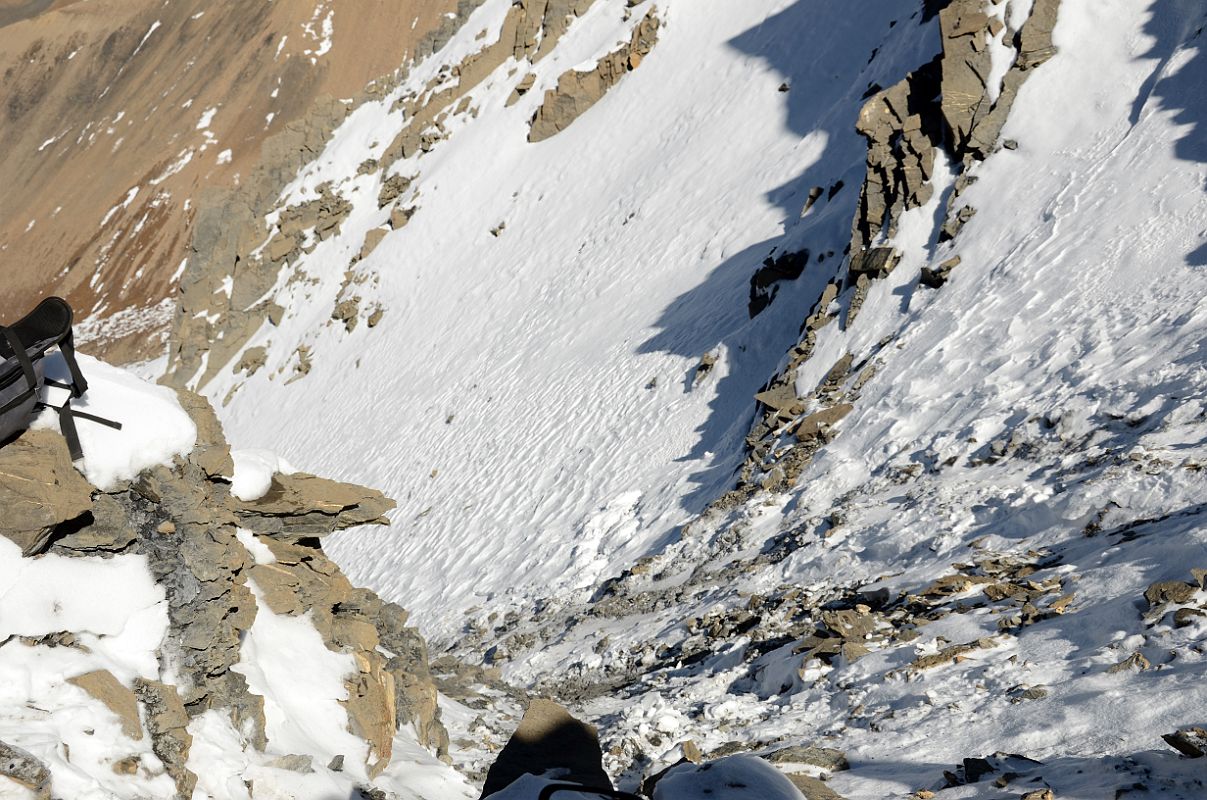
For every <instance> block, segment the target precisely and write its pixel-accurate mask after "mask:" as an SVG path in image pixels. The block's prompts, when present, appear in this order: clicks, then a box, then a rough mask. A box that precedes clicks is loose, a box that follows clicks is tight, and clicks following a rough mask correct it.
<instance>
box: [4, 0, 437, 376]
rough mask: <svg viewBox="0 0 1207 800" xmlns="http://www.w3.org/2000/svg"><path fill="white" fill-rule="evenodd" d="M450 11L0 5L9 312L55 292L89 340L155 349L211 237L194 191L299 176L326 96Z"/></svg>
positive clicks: (328, 103)
mask: <svg viewBox="0 0 1207 800" xmlns="http://www.w3.org/2000/svg"><path fill="white" fill-rule="evenodd" d="M456 8H457V4H456V3H455V2H454V0H442V1H441V2H435V3H430V2H423V3H407V4H402V5H401V6H400V5H399V4H398V3H395V2H384V0H383V1H378V0H375V1H374V2H371V3H358V4H356V7H355V8H352V7H351V6H347V7H345V6H338V7H337V4H335V3H332V2H329V0H289V1H288V2H277V3H270V4H256V3H252V4H239V5H237V6H232V7H230V8H224V9H222V11H221V12H219V11H218V10H216V9H214V8H213V6H211V5H210V4H208V3H204V2H193V1H191V0H190V2H178V3H169V4H162V3H156V2H149V1H147V0H133V1H127V0H122V2H115V1H114V0H103V1H102V2H88V3H84V2H69V1H60V2H53V3H52V2H16V3H8V4H5V5H4V6H3V7H2V8H0V30H3V35H2V36H0V72H3V75H4V81H3V89H0V99H2V100H3V109H2V110H0V113H2V114H3V124H0V149H2V150H3V151H4V152H5V154H6V157H5V158H4V159H3V160H0V184H3V185H4V186H5V187H6V191H5V192H4V196H3V197H2V198H0V219H2V220H3V222H0V260H2V261H3V264H4V271H5V275H6V276H7V277H6V281H7V288H8V291H9V293H10V294H9V297H10V298H11V300H12V304H13V306H12V307H13V309H14V310H13V311H12V312H9V311H8V310H7V308H6V309H5V312H4V313H5V314H9V313H11V314H19V313H20V309H21V308H25V307H32V305H33V302H34V300H36V299H37V298H38V297H41V296H44V295H46V294H59V295H62V296H64V297H67V298H68V299H69V300H70V301H71V302H72V303H73V305H74V306H75V307H76V308H77V309H78V310H79V311H80V312H81V314H80V316H90V317H91V318H92V319H91V324H90V325H89V326H86V327H85V329H84V330H83V331H81V333H82V338H84V339H85V340H91V341H92V342H93V349H94V350H99V351H100V352H102V353H103V354H107V355H108V356H109V357H110V359H111V360H114V359H116V360H139V359H143V358H147V357H152V356H157V355H159V354H160V352H161V350H162V345H163V338H162V336H161V334H163V333H165V332H166V329H167V325H168V322H169V321H170V320H171V317H172V303H171V299H172V297H173V295H174V294H175V292H176V290H177V287H178V286H179V284H180V279H181V274H182V272H183V268H184V265H185V263H186V261H187V260H189V259H195V258H196V256H195V255H194V252H195V251H196V250H197V249H198V248H199V249H200V250H201V251H202V252H203V253H204V252H205V251H206V249H207V248H208V247H210V245H209V244H208V243H209V241H210V239H211V238H212V234H210V233H207V232H206V231H205V230H204V224H205V223H204V218H205V217H204V214H205V212H204V210H203V209H204V208H205V207H206V206H207V205H213V204H214V203H215V202H217V203H219V204H221V203H222V201H214V200H209V201H202V199H201V198H202V196H203V195H204V194H205V192H206V190H207V189H213V190H215V191H217V192H218V193H219V196H223V195H224V194H225V193H227V192H230V191H232V190H234V191H236V192H237V191H238V190H239V189H240V188H241V187H245V186H247V185H248V184H249V183H250V184H253V187H260V188H259V189H257V188H253V190H252V192H251V195H250V197H251V198H252V199H253V200H254V197H255V196H256V192H257V190H259V191H263V188H262V184H263V182H264V181H265V180H268V181H269V182H270V183H271V176H272V175H273V174H274V173H276V172H277V171H279V170H285V171H287V172H289V173H290V174H292V172H293V171H295V170H296V168H297V167H298V166H299V165H300V164H302V163H305V161H307V160H309V157H311V154H312V153H313V150H314V148H315V147H316V146H317V145H318V144H319V143H321V141H322V140H323V138H324V137H325V136H326V134H327V132H329V130H330V128H331V126H332V125H333V124H334V122H336V121H338V119H339V118H340V112H341V111H342V109H343V107H344V106H343V104H341V103H339V102H338V101H337V100H335V99H334V98H344V99H348V100H351V99H352V98H356V97H358V96H361V95H362V93H363V92H364V91H365V87H366V85H368V84H370V82H371V81H373V80H376V79H379V78H389V77H390V76H392V75H394V74H395V73H396V71H397V70H398V69H399V68H400V66H401V65H405V64H407V63H408V62H409V61H410V60H412V59H414V58H417V57H422V56H425V55H427V54H429V53H431V52H432V51H433V49H435V48H438V47H439V46H441V45H442V44H443V43H444V41H446V40H447V38H448V36H449V33H450V20H449V19H448V18H447V16H446V14H448V13H455V11H456ZM65 186H69V187H72V188H71V191H64V190H63V187H65ZM278 188H279V187H278ZM199 214H200V215H201V216H200V217H199V216H198V215H199ZM232 221H234V220H232ZM195 224H200V226H201V229H200V230H198V231H197V233H196V238H197V240H198V245H197V246H196V247H190V241H191V240H193V239H194V236H195V233H194V231H195V228H194V226H195Z"/></svg>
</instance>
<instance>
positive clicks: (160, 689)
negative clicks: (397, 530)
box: [0, 392, 448, 798]
mask: <svg viewBox="0 0 1207 800" xmlns="http://www.w3.org/2000/svg"><path fill="white" fill-rule="evenodd" d="M180 400H181V404H182V405H183V406H184V407H185V408H186V409H187V410H188V412H189V413H190V415H191V416H192V418H193V420H194V422H195V424H196V426H197V429H198V438H197V444H196V446H195V448H194V449H193V451H192V452H191V453H190V454H189V455H188V457H187V458H184V459H178V460H177V461H176V463H174V464H171V465H164V466H160V467H156V468H154V469H151V470H148V471H146V472H144V473H143V474H141V475H139V476H138V478H137V479H136V480H133V481H130V482H127V483H124V484H122V485H119V486H117V487H115V488H113V489H111V490H109V491H104V492H102V491H99V490H98V489H96V487H94V486H92V485H91V484H89V483H88V481H87V480H85V479H84V478H83V477H82V476H81V475H80V474H79V472H77V471H76V469H75V467H74V466H73V465H72V463H71V461H70V458H69V456H68V454H67V451H66V449H65V445H64V443H63V440H62V438H61V437H60V436H59V435H58V434H57V433H54V432H51V431H47V430H35V431H29V432H26V433H25V434H23V435H22V436H21V437H20V438H18V439H17V440H15V441H14V442H12V443H10V444H8V445H6V446H5V447H4V448H2V449H0V505H3V507H4V508H5V509H6V512H5V514H4V517H3V519H2V520H0V536H3V537H5V538H6V539H7V540H9V541H11V542H12V543H14V544H15V545H17V546H18V547H19V548H20V549H21V554H22V558H23V559H25V560H34V561H38V560H39V559H42V558H50V559H51V560H52V561H55V560H56V559H72V560H78V561H79V574H81V575H85V574H87V570H88V569H90V568H95V567H96V565H97V564H100V563H102V560H117V561H121V562H122V563H129V561H130V559H135V560H136V561H138V562H139V563H142V564H145V568H146V570H148V571H149V573H150V577H151V578H152V579H153V582H154V585H155V586H156V587H158V589H159V590H160V591H161V592H162V596H163V598H164V600H165V601H166V602H165V603H164V604H163V606H164V612H165V613H166V618H167V619H166V626H165V627H164V635H163V637H162V640H161V641H159V642H158V644H157V645H156V646H155V648H154V660H153V663H150V664H145V665H144V666H143V668H142V669H141V670H140V671H139V674H137V675H135V676H133V677H131V676H130V675H125V679H124V680H122V679H119V678H118V677H116V676H115V675H114V674H113V672H111V671H110V670H109V669H108V668H105V667H104V666H102V665H103V664H104V660H103V659H100V660H98V661H97V663H96V665H95V666H96V667H97V668H96V669H93V670H91V671H88V672H85V673H83V674H70V673H69V674H67V675H65V676H64V678H65V679H66V680H67V681H68V682H69V683H71V684H73V685H75V686H77V687H79V688H80V689H82V690H83V691H84V692H86V693H87V694H88V695H90V696H92V697H93V698H95V699H97V700H99V701H100V702H101V703H103V704H104V705H105V706H106V707H108V708H109V709H111V710H112V711H113V713H114V714H116V715H117V717H118V718H119V719H120V721H121V725H122V730H123V732H124V735H125V736H126V737H127V738H128V739H130V740H131V741H138V740H143V739H145V740H146V741H147V742H149V744H150V752H151V753H153V754H154V759H151V758H149V757H147V756H146V755H145V752H144V755H143V756H139V755H138V753H137V751H136V752H135V754H133V755H130V756H129V757H127V755H128V754H125V753H119V754H118V755H117V756H116V757H108V758H107V760H106V759H105V758H102V759H101V760H100V765H101V766H103V765H105V764H107V763H108V762H110V761H111V762H112V764H111V767H112V770H113V771H114V772H115V773H117V774H119V775H122V774H128V775H130V776H132V777H131V780H135V779H136V778H137V779H149V778H151V777H154V776H155V775H156V774H165V773H166V775H168V776H169V777H170V778H171V780H172V782H173V783H174V785H175V787H176V794H177V796H179V797H184V798H188V797H191V796H192V791H193V788H194V786H195V785H196V783H197V770H198V769H199V768H200V767H198V766H197V765H198V763H200V764H201V765H202V766H204V765H205V761H204V760H202V761H198V760H197V759H194V760H193V761H192V762H190V749H191V747H192V743H193V738H194V733H195V732H196V730H197V729H196V725H195V723H196V722H197V720H199V719H201V718H202V717H204V716H205V715H206V714H207V712H212V713H213V714H217V715H218V716H219V717H220V718H222V719H225V720H227V721H228V722H229V730H230V731H232V732H233V733H232V735H237V737H238V739H239V742H237V743H236V744H237V746H238V747H241V748H245V749H247V750H248V751H250V752H257V753H270V754H273V755H274V756H275V757H277V758H280V757H284V756H290V755H292V756H295V757H296V759H301V758H302V756H301V755H300V754H297V753H289V752H283V751H282V748H283V747H288V743H287V742H280V741H274V736H275V734H274V732H273V723H272V722H271V719H270V718H271V716H272V713H274V712H272V711H271V710H270V712H269V718H266V708H265V696H264V692H265V690H266V687H265V686H263V685H257V686H256V689H255V690H253V688H252V687H251V686H250V685H249V677H248V675H249V674H253V673H252V672H249V667H248V663H249V656H248V653H247V651H246V646H247V642H249V641H253V640H254V639H255V632H254V630H253V629H254V626H255V625H256V623H257V620H258V619H262V618H264V617H265V616H266V615H268V616H270V617H273V618H286V619H295V620H298V621H299V622H300V621H305V624H306V625H308V626H311V628H312V630H313V631H314V632H315V634H316V635H317V636H318V637H319V638H320V639H321V641H322V643H323V645H324V646H325V647H326V648H327V649H328V650H329V651H330V652H331V653H334V654H339V655H340V656H343V657H346V658H348V659H350V663H352V664H354V665H355V669H353V670H351V671H350V672H349V673H348V674H346V675H345V676H344V678H343V695H342V697H341V699H340V700H339V702H340V704H341V705H342V707H343V710H344V713H346V728H347V731H348V732H349V733H350V734H351V735H352V736H354V737H356V739H357V740H359V741H363V742H364V743H365V749H364V753H365V754H366V755H365V763H364V764H363V765H361V766H359V767H358V766H356V765H353V764H351V763H348V764H347V765H346V767H340V769H346V771H347V773H348V774H351V775H355V774H357V773H358V771H359V772H360V773H361V774H362V775H363V776H364V778H366V779H369V780H371V779H373V778H375V777H377V776H378V775H380V774H381V773H382V772H383V771H384V770H385V769H386V767H387V766H388V765H389V763H390V761H391V757H392V750H393V744H394V740H395V735H396V731H397V730H398V729H399V728H404V729H411V730H412V731H413V737H414V740H415V741H416V742H417V743H418V744H419V745H421V746H422V747H425V748H428V749H430V750H431V751H432V752H434V753H436V754H438V755H440V756H442V757H443V756H445V754H446V753H447V747H448V735H447V733H446V732H445V730H444V727H443V725H442V724H441V722H440V711H439V709H438V708H437V705H436V688H435V684H434V683H433V680H432V677H431V673H430V671H429V668H428V660H427V651H426V647H425V644H424V641H423V639H422V638H421V637H420V636H419V634H418V633H417V632H416V631H415V629H413V628H410V627H408V626H407V613H406V612H405V611H404V610H403V609H402V608H400V607H399V606H397V605H395V604H392V603H385V602H383V601H382V600H381V599H380V598H378V597H377V596H376V595H375V594H374V593H373V592H371V591H369V590H367V589H362V588H358V587H355V586H353V585H352V584H351V583H349V581H348V580H347V579H346V578H345V577H344V575H343V574H342V573H341V571H340V569H339V567H338V566H336V565H335V564H334V563H333V562H332V561H331V560H330V559H329V558H327V556H326V555H325V554H324V552H323V548H322V539H323V537H325V536H327V535H329V534H331V533H333V532H335V531H338V530H341V529H343V528H347V527H349V526H352V525H364V524H374V523H383V522H384V518H383V517H382V515H383V514H384V513H385V512H386V511H387V510H389V509H391V508H393V506H394V503H393V502H392V501H391V500H389V499H387V498H386V497H384V496H383V495H382V494H381V493H380V492H376V491H373V490H369V489H363V488H360V487H357V486H352V485H350V484H344V483H337V482H334V481H328V480H324V479H322V478H317V477H314V476H310V475H304V474H292V475H282V474H278V475H276V476H275V477H274V479H273V483H272V486H271V488H270V489H269V491H268V493H267V494H266V495H264V496H263V497H262V498H260V499H258V500H255V501H251V502H244V501H240V500H237V499H235V498H233V497H232V495H231V493H230V484H229V480H230V478H231V476H232V474H233V463H232V459H231V455H230V450H229V447H228V446H227V444H226V442H225V440H224V438H223V436H222V430H221V427H220V426H219V424H218V422H217V420H216V418H215V417H214V414H213V411H212V410H211V409H210V407H209V405H208V403H207V402H206V401H205V400H203V399H202V398H200V397H198V396H196V395H192V394H189V393H187V392H181V393H180ZM43 563H48V562H43ZM114 563H116V562H114ZM10 577H11V576H10ZM59 588H60V589H65V588H66V587H59ZM84 591H88V590H87V588H85V589H84ZM51 594H53V592H52V593H51ZM57 602H58V601H56V603H57ZM93 602H99V603H103V602H105V601H104V599H103V598H101V597H97V598H95V600H93ZM6 624H10V625H15V627H16V628H17V629H20V628H21V624H19V623H13V621H12V620H6ZM88 635H89V632H88V631H86V630H83V629H80V630H73V629H72V627H70V626H69V625H68V626H66V627H64V628H63V629H62V630H53V631H46V632H43V633H41V634H40V635H36V636H9V638H8V639H6V640H5V641H4V642H3V644H2V645H0V647H3V648H6V649H13V648H15V649H28V651H29V654H30V657H32V656H33V655H36V654H37V653H38V652H40V651H42V650H43V649H44V648H47V647H68V648H79V649H81V652H83V653H87V652H90V650H95V649H97V648H101V649H103V648H105V647H107V646H108V645H106V642H105V638H106V637H105V636H100V637H94V638H92V639H89V640H88V641H90V642H91V646H89V645H86V644H85V640H86V637H87V636H88ZM8 655H9V656H10V657H12V658H17V657H18V656H19V655H21V654H13V653H11V652H10V653H9V654H8ZM311 668H313V666H312V665H308V664H305V663H301V664H298V669H299V670H302V671H305V670H307V669H311ZM119 673H120V671H119ZM256 680H257V681H260V683H262V682H263V679H262V678H257V679H256ZM267 689H268V690H270V691H277V692H288V691H289V689H288V688H287V687H276V688H275V689H274V688H273V687H272V686H268V687H267ZM190 731H193V733H191V732H190ZM10 744H12V745H14V746H18V747H19V746H21V745H22V744H24V745H25V746H27V747H28V746H29V743H28V742H24V743H23V742H21V741H16V742H10ZM115 746H118V747H119V748H120V744H115ZM347 758H348V759H349V761H351V760H352V759H354V758H356V755H355V754H354V753H348V754H347ZM311 760H312V756H310V755H307V757H306V761H307V764H309V763H310V761H311ZM341 761H342V759H341ZM299 763H300V762H299ZM324 766H325V764H315V765H314V767H318V768H321V767H324ZM83 768H85V769H87V767H83ZM310 769H312V767H310V766H307V770H310ZM47 775H48V776H49V777H48V780H49V781H50V783H51V784H53V782H54V780H55V779H56V766H55V765H53V764H52V765H51V766H50V769H49V771H48V772H47ZM138 776H141V778H139V777H138ZM108 780H112V778H111V777H110V778H108ZM48 785H50V784H48ZM56 796H57V795H56ZM123 796H124V794H123Z"/></svg>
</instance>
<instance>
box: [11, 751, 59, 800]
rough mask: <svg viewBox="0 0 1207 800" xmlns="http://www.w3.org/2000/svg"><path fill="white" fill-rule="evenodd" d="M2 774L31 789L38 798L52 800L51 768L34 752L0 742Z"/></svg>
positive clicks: (39, 799)
mask: <svg viewBox="0 0 1207 800" xmlns="http://www.w3.org/2000/svg"><path fill="white" fill-rule="evenodd" d="M0 775H3V776H5V777H7V778H10V779H12V780H13V781H16V782H17V783H18V784H20V785H21V786H24V787H25V788H26V789H29V790H30V791H32V792H33V793H34V794H35V795H36V796H37V798H38V800H50V770H49V769H47V768H46V765H45V764H43V763H42V762H41V761H39V760H38V759H37V758H35V757H34V755H33V754H32V753H29V752H28V751H26V750H22V749H21V748H20V747H16V746H15V745H11V744H7V743H6V742H0Z"/></svg>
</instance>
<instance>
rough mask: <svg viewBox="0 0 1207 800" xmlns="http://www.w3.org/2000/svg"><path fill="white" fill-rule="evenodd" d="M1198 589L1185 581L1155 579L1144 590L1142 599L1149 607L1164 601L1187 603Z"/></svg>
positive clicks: (1161, 603)
mask: <svg viewBox="0 0 1207 800" xmlns="http://www.w3.org/2000/svg"><path fill="white" fill-rule="evenodd" d="M1196 591H1198V589H1197V587H1196V586H1195V585H1194V584H1191V583H1186V582H1185V581H1157V582H1156V583H1153V584H1150V585H1149V587H1148V588H1147V589H1145V590H1144V599H1145V600H1147V601H1148V607H1149V608H1155V607H1157V606H1159V605H1163V604H1165V603H1178V604H1180V603H1189V602H1190V601H1191V599H1193V598H1194V595H1195V592H1196Z"/></svg>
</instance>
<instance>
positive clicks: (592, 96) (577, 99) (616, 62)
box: [528, 9, 659, 142]
mask: <svg viewBox="0 0 1207 800" xmlns="http://www.w3.org/2000/svg"><path fill="white" fill-rule="evenodd" d="M658 27H659V21H658V17H657V15H656V14H655V10H654V9H650V11H649V12H648V13H647V14H646V15H645V17H644V18H643V19H642V20H641V22H640V23H639V24H638V25H637V27H636V28H635V29H634V31H633V35H632V37H631V38H630V39H629V41H628V42H626V43H625V44H624V45H622V46H621V47H619V48H617V49H616V50H613V51H612V52H611V53H608V54H607V55H606V56H604V57H603V58H601V59H600V60H599V63H597V64H596V65H595V68H594V69H591V70H588V71H586V72H579V71H578V70H573V69H572V70H569V71H567V72H564V73H562V75H561V77H559V78H558V79H557V86H556V87H555V88H553V89H550V90H549V91H547V92H545V99H544V102H542V103H541V106H540V108H538V109H537V110H536V114H535V115H533V117H532V126H531V129H530V131H529V133H528V141H530V142H542V141H544V140H545V139H548V138H550V137H551V136H555V135H557V134H558V133H559V132H561V131H563V130H565V129H566V128H567V127H569V126H570V124H571V123H573V122H574V121H575V120H576V119H578V118H579V117H580V116H582V115H583V114H584V113H585V112H586V111H587V109H589V108H591V106H593V105H595V104H596V103H598V102H599V101H600V100H601V99H602V98H603V96H604V95H605V94H607V92H608V90H609V89H611V88H612V87H613V86H615V85H616V84H618V83H620V80H621V78H623V77H624V76H625V75H627V74H628V73H629V72H632V71H633V70H635V69H637V67H638V66H640V65H641V61H642V59H644V58H645V57H646V56H647V55H649V53H650V51H651V50H653V49H654V45H655V44H657V42H658Z"/></svg>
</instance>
